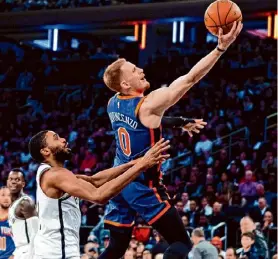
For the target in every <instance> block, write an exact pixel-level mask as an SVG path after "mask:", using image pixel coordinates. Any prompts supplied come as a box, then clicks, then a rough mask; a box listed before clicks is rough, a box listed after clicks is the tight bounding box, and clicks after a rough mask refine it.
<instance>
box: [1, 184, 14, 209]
mask: <svg viewBox="0 0 278 259" xmlns="http://www.w3.org/2000/svg"><path fill="white" fill-rule="evenodd" d="M11 203H12V199H11V193H10V190H9V189H8V188H3V189H0V207H1V208H3V209H8V208H9V207H10V206H11Z"/></svg>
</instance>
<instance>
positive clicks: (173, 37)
mask: <svg viewBox="0 0 278 259" xmlns="http://www.w3.org/2000/svg"><path fill="white" fill-rule="evenodd" d="M177 28H178V23H177V22H173V35H172V42H173V43H176V42H177Z"/></svg>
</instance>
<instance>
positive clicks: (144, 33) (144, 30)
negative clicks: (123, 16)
mask: <svg viewBox="0 0 278 259" xmlns="http://www.w3.org/2000/svg"><path fill="white" fill-rule="evenodd" d="M146 41H147V23H146V22H144V23H143V24H142V39H141V46H140V48H141V49H145V48H146Z"/></svg>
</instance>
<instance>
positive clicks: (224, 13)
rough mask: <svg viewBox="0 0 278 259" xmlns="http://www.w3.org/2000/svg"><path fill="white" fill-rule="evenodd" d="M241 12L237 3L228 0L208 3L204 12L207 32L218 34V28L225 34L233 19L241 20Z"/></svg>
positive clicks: (229, 28)
mask: <svg viewBox="0 0 278 259" xmlns="http://www.w3.org/2000/svg"><path fill="white" fill-rule="evenodd" d="M241 20H242V14H241V10H240V8H239V7H238V5H237V4H235V3H234V2H232V1H230V0H217V1H215V2H213V3H212V4H210V5H209V7H208V8H207V10H206V12H205V25H206V27H207V29H208V30H209V32H210V33H211V34H213V35H215V36H217V35H218V28H222V29H223V34H227V33H228V32H229V31H230V30H231V28H232V26H233V22H234V21H241Z"/></svg>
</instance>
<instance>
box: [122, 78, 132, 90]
mask: <svg viewBox="0 0 278 259" xmlns="http://www.w3.org/2000/svg"><path fill="white" fill-rule="evenodd" d="M121 88H122V89H124V90H129V88H130V85H129V83H128V82H127V81H125V80H123V81H122V82H121Z"/></svg>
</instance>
